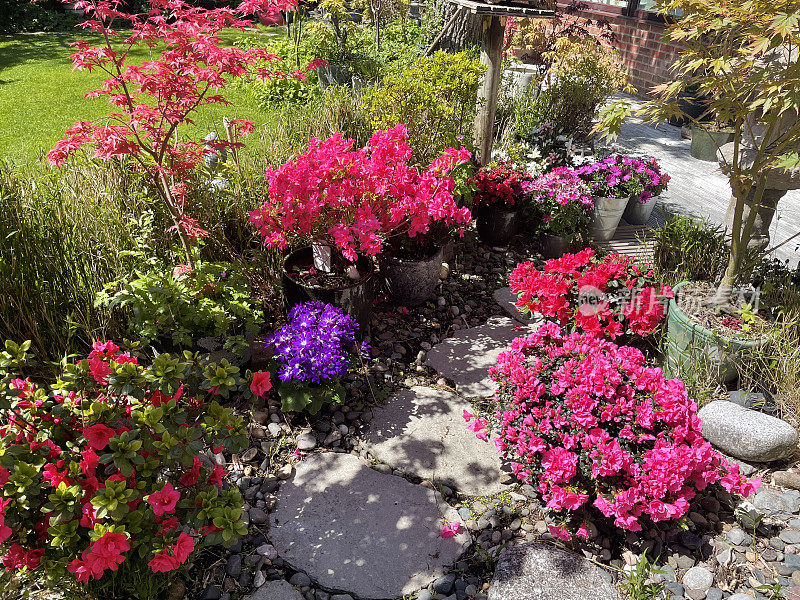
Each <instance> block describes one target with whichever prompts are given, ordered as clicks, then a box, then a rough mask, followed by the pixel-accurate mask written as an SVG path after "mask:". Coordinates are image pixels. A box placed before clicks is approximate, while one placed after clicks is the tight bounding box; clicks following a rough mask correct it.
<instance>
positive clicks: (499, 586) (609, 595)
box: [489, 543, 621, 600]
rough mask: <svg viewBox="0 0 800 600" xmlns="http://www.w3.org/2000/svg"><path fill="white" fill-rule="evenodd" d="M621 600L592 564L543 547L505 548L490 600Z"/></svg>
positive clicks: (569, 553)
mask: <svg viewBox="0 0 800 600" xmlns="http://www.w3.org/2000/svg"><path fill="white" fill-rule="evenodd" d="M556 598H557V599H558V600H621V598H620V595H619V593H618V592H617V590H616V589H615V588H614V586H613V585H612V584H611V582H609V581H607V580H606V579H605V578H604V577H603V576H602V575H601V574H600V572H599V570H598V569H597V567H595V566H594V564H592V563H591V562H589V561H588V560H586V559H584V558H582V557H580V556H578V555H577V554H572V553H571V552H565V551H564V550H559V549H557V548H554V547H553V546H548V545H546V544H539V543H529V544H518V545H516V546H511V547H507V548H504V549H503V551H502V552H501V553H500V559H499V560H498V562H497V568H496V569H495V571H494V576H493V577H492V583H491V587H490V588H489V600H555V599H556Z"/></svg>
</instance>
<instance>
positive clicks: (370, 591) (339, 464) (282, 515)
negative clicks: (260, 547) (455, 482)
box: [269, 453, 470, 600]
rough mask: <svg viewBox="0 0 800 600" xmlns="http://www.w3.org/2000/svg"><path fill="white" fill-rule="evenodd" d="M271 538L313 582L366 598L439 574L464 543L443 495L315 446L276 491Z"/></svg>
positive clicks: (408, 589)
mask: <svg viewBox="0 0 800 600" xmlns="http://www.w3.org/2000/svg"><path fill="white" fill-rule="evenodd" d="M277 497H278V505H277V508H276V509H275V511H274V512H273V513H272V514H271V515H270V532H269V538H270V541H271V542H272V544H273V545H274V546H275V548H276V549H277V550H278V556H279V557H280V558H281V559H283V560H284V561H285V562H286V563H288V564H289V565H290V566H291V567H293V568H294V569H297V570H299V571H303V572H305V573H307V574H308V576H309V577H310V578H311V579H312V580H313V581H315V582H316V583H317V585H319V586H321V587H323V588H326V589H329V590H334V591H337V592H347V593H349V594H351V595H353V596H356V597H358V598H361V599H364V600H385V599H387V598H398V597H402V596H403V595H404V594H411V593H413V592H416V591H417V590H419V589H420V588H422V587H425V586H427V585H428V584H429V583H430V582H432V581H433V580H434V579H436V578H437V577H441V576H442V575H444V574H445V572H446V569H447V567H449V566H450V565H452V564H453V563H454V562H455V561H456V560H457V559H458V557H459V556H460V555H461V554H462V553H463V552H464V551H465V550H466V549H467V548H468V547H469V544H470V537H469V534H468V533H466V532H465V531H462V532H461V533H459V534H457V535H456V536H454V537H451V538H442V537H441V536H440V533H441V530H442V526H443V525H444V520H443V518H442V517H443V516H444V518H446V519H447V520H448V521H451V522H456V521H460V520H461V519H460V517H459V516H458V513H457V512H456V511H455V509H453V508H452V507H450V506H449V505H448V504H446V503H445V502H444V501H443V500H442V499H441V496H440V495H439V494H438V493H437V492H434V491H433V490H430V489H428V488H425V487H422V486H420V485H414V484H412V483H410V482H409V481H407V480H405V479H403V478H402V477H396V476H394V475H384V474H381V473H378V472H377V471H374V470H373V469H370V468H369V467H368V466H366V465H365V464H364V463H363V462H362V461H360V460H359V459H358V458H357V457H355V456H353V455H352V454H343V453H325V454H314V455H311V456H309V457H308V458H306V459H304V460H303V461H301V462H300V463H298V464H297V468H296V471H295V474H294V477H293V478H292V479H290V480H288V481H287V482H286V483H284V484H283V485H282V486H281V488H280V489H279V490H278V492H277Z"/></svg>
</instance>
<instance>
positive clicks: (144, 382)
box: [0, 342, 265, 598]
mask: <svg viewBox="0 0 800 600" xmlns="http://www.w3.org/2000/svg"><path fill="white" fill-rule="evenodd" d="M29 346H30V344H29V343H28V342H26V343H24V344H19V345H18V344H14V343H13V342H6V345H5V348H6V349H5V351H3V352H2V353H0V433H2V437H0V548H2V549H0V555H2V562H3V564H4V565H5V567H6V569H7V570H11V571H15V570H20V569H28V570H34V569H39V568H40V567H42V568H43V570H44V571H45V573H46V575H47V576H48V577H50V578H52V579H54V580H55V581H58V582H59V585H60V586H62V587H80V586H89V588H90V589H91V590H92V591H94V592H95V593H97V592H99V591H104V592H106V593H108V594H109V595H110V596H115V595H116V592H114V590H125V592H126V593H127V594H128V597H131V596H132V597H136V598H154V597H156V595H157V593H158V590H159V589H161V588H163V587H164V586H166V585H167V583H168V579H167V577H166V576H165V575H161V574H162V573H168V572H170V571H174V570H176V569H178V568H180V567H181V566H182V565H184V564H186V563H187V562H188V561H189V559H190V558H191V557H192V556H193V555H194V553H195V552H196V551H197V550H199V549H200V548H202V547H204V546H208V545H213V544H223V545H226V546H230V545H232V544H234V543H235V542H236V540H237V539H238V538H239V537H240V536H241V535H244V534H245V533H246V527H245V524H244V522H243V520H242V516H243V509H242V497H241V495H240V493H239V491H238V489H237V488H236V487H235V486H234V487H230V488H229V487H228V486H227V485H226V484H225V482H224V480H225V471H224V469H223V468H222V467H220V466H218V465H215V464H214V463H213V462H212V461H211V460H210V459H209V456H210V455H209V452H215V453H217V452H222V451H223V450H225V451H229V452H239V451H240V450H241V449H243V448H244V447H245V446H246V444H247V434H246V429H245V422H244V420H243V419H242V418H240V417H237V416H235V415H234V414H233V412H232V411H231V410H230V409H228V408H224V407H223V406H221V405H220V404H219V402H218V401H217V400H218V398H220V397H223V398H227V397H229V396H230V395H231V394H233V393H241V394H242V395H243V396H245V397H250V396H251V394H252V392H251V391H250V388H249V387H248V385H247V384H248V382H247V380H246V379H245V378H243V377H242V376H241V375H240V373H239V370H238V369H237V368H235V367H232V366H230V365H229V364H227V362H226V361H222V362H221V363H219V364H216V363H208V362H206V361H204V360H203V359H202V358H201V357H200V355H198V354H191V353H189V352H185V353H184V354H183V355H182V356H170V355H169V354H161V355H159V356H158V357H156V358H155V359H154V360H153V362H152V364H150V365H149V366H143V365H141V364H139V361H138V359H137V357H136V356H134V355H132V354H131V353H130V352H122V351H121V350H120V348H119V347H118V346H117V345H115V344H114V343H113V342H104V343H100V342H96V343H95V345H94V349H93V350H92V352H91V353H90V354H89V355H88V357H87V358H86V359H84V360H81V361H79V362H77V363H72V364H67V365H65V366H64V368H63V371H62V373H61V375H60V376H59V377H58V378H57V380H56V381H47V382H39V381H35V380H32V379H31V377H30V376H27V377H26V375H28V374H29V373H31V372H32V366H33V361H32V357H31V355H30V354H29V353H28V352H27V351H28V349H29ZM260 375H262V376H263V375H265V374H260ZM250 378H251V375H250V374H249V373H248V374H247V379H250ZM251 387H253V386H252V384H251ZM142 572H147V573H149V574H150V575H149V576H148V577H142V576H141V574H142ZM131 588H133V589H131Z"/></svg>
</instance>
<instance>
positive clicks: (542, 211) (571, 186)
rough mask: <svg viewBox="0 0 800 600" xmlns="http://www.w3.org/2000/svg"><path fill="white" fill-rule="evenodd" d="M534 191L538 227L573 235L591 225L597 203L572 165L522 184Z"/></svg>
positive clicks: (533, 204)
mask: <svg viewBox="0 0 800 600" xmlns="http://www.w3.org/2000/svg"><path fill="white" fill-rule="evenodd" d="M523 189H524V191H525V192H528V193H530V194H532V196H533V202H532V206H533V208H534V210H535V211H536V213H537V216H538V217H539V222H540V225H539V230H540V231H541V232H543V233H548V234H550V235H559V236H563V237H566V238H571V236H572V235H574V234H575V233H577V232H579V231H582V230H583V229H585V228H586V227H587V226H588V223H589V220H590V218H591V215H592V209H593V207H594V199H593V198H592V196H591V194H590V192H589V188H588V187H587V185H586V184H585V183H584V182H583V181H582V180H581V179H580V177H578V175H577V174H576V172H575V171H574V170H573V169H570V168H569V167H558V168H556V169H553V170H552V171H550V172H549V173H545V174H544V175H540V176H539V177H537V178H536V179H534V180H533V182H531V183H525V184H524V185H523Z"/></svg>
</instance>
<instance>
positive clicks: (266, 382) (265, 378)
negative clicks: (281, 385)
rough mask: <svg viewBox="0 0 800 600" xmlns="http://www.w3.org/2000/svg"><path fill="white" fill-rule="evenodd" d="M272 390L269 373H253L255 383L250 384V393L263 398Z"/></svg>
mask: <svg viewBox="0 0 800 600" xmlns="http://www.w3.org/2000/svg"><path fill="white" fill-rule="evenodd" d="M271 389H272V381H270V374H269V371H258V372H257V373H253V382H252V383H251V384H250V391H252V392H253V394H255V395H256V396H259V397H261V396H263V395H264V394H266V393H267V392H268V391H270V390H271Z"/></svg>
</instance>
